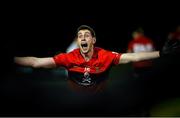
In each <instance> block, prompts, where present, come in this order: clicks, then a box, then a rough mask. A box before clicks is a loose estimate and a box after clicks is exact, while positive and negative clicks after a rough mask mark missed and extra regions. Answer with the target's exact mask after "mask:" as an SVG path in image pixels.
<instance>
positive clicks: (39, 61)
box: [14, 57, 56, 68]
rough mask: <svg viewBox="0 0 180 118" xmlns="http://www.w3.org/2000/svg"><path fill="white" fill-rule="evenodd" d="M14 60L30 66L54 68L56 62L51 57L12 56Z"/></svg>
mask: <svg viewBox="0 0 180 118" xmlns="http://www.w3.org/2000/svg"><path fill="white" fill-rule="evenodd" d="M14 62H15V63H16V64H19V65H22V66H30V67H33V68H54V67H56V64H55V62H54V59H53V58H52V57H46V58H38V57H14Z"/></svg>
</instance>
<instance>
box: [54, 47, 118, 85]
mask: <svg viewBox="0 0 180 118" xmlns="http://www.w3.org/2000/svg"><path fill="white" fill-rule="evenodd" d="M120 56H121V54H120V53H116V52H111V51H108V50H104V49H102V48H98V47H95V48H94V53H93V56H92V58H91V59H90V60H89V61H85V59H84V58H83V56H82V55H81V53H80V49H79V48H78V49H75V50H73V51H72V52H69V53H61V54H58V55H56V56H54V57H53V59H54V61H55V63H56V65H57V66H63V67H65V68H66V69H67V70H68V75H69V79H70V80H72V81H73V82H74V83H76V84H78V85H82V86H90V85H98V84H100V83H101V82H102V81H104V80H106V79H107V78H108V71H109V69H110V67H111V66H112V65H117V64H118V63H119V59H120Z"/></svg>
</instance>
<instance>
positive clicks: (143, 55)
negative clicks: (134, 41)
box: [119, 51, 160, 64]
mask: <svg viewBox="0 0 180 118" xmlns="http://www.w3.org/2000/svg"><path fill="white" fill-rule="evenodd" d="M158 57H160V55H159V51H152V52H138V53H123V54H122V55H121V57H120V60H119V64H124V63H129V62H136V61H143V60H149V59H154V58H158Z"/></svg>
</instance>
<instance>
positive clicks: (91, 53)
mask: <svg viewBox="0 0 180 118" xmlns="http://www.w3.org/2000/svg"><path fill="white" fill-rule="evenodd" d="M93 53H94V49H93V48H92V49H91V50H90V51H89V52H88V53H86V54H84V53H82V52H81V54H82V56H83V57H84V59H85V60H86V61H89V60H90V59H91V58H92V56H93Z"/></svg>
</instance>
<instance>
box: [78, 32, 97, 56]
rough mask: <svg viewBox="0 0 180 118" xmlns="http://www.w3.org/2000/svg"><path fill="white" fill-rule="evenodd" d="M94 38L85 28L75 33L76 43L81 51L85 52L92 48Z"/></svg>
mask: <svg viewBox="0 0 180 118" xmlns="http://www.w3.org/2000/svg"><path fill="white" fill-rule="evenodd" d="M95 42H96V39H95V37H93V36H92V35H91V32H90V31H89V30H87V29H84V30H80V31H79V32H78V34H77V43H78V46H79V48H80V50H81V52H82V53H84V54H87V53H88V52H90V51H91V50H92V48H93V45H94V44H95Z"/></svg>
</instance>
